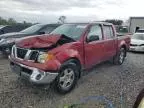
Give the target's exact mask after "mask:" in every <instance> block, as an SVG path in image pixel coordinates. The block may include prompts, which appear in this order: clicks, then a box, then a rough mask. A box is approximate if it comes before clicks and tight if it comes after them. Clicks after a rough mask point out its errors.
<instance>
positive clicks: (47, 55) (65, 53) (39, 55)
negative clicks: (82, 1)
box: [9, 22, 130, 93]
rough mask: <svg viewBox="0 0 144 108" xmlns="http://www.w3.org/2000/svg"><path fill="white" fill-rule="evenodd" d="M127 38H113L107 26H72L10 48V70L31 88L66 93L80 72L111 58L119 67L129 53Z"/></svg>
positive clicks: (108, 24) (107, 24)
mask: <svg viewBox="0 0 144 108" xmlns="http://www.w3.org/2000/svg"><path fill="white" fill-rule="evenodd" d="M129 44H130V37H129V36H121V37H117V36H116V30H115V28H114V26H113V25H112V24H110V23H103V22H95V23H73V24H64V25H61V26H60V27H58V28H56V29H55V30H54V31H52V32H51V33H50V34H49V35H42V36H38V37H32V38H28V39H24V40H22V41H20V42H18V43H16V45H14V46H13V48H12V53H11V55H10V56H9V59H10V67H11V69H12V71H13V72H15V73H17V74H18V75H19V76H21V77H23V78H26V79H28V80H29V81H30V82H32V83H35V84H47V83H52V82H53V83H54V85H55V88H56V90H58V91H59V92H60V93H67V92H69V91H70V90H72V88H74V86H75V84H76V82H77V80H78V79H79V78H80V76H81V74H82V70H83V69H88V68H90V67H92V66H93V65H96V64H98V63H100V62H103V61H106V60H109V59H111V58H113V62H114V64H119V65H121V64H122V63H123V62H124V60H125V57H126V53H127V50H128V49H129Z"/></svg>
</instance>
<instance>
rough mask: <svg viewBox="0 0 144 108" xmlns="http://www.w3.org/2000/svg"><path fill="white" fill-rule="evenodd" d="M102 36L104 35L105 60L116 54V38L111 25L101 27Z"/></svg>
mask: <svg viewBox="0 0 144 108" xmlns="http://www.w3.org/2000/svg"><path fill="white" fill-rule="evenodd" d="M103 34H104V40H105V42H104V50H105V51H104V52H105V59H109V58H110V57H113V56H114V55H115V54H116V48H117V43H116V42H117V37H116V36H115V32H114V30H113V27H112V25H103Z"/></svg>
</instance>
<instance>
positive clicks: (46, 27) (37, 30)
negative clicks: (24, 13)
mask: <svg viewBox="0 0 144 108" xmlns="http://www.w3.org/2000/svg"><path fill="white" fill-rule="evenodd" d="M58 26H60V24H36V25H33V26H31V27H28V28H26V29H24V30H22V31H20V32H14V33H7V34H3V35H0V51H2V53H3V54H4V55H7V54H9V53H10V51H11V47H12V46H13V45H14V44H15V41H18V40H20V39H23V38H25V37H29V36H33V35H40V34H48V33H50V32H51V31H52V30H54V29H55V28H57V27H58Z"/></svg>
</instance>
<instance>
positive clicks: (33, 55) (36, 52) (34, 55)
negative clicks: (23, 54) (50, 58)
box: [29, 51, 38, 60]
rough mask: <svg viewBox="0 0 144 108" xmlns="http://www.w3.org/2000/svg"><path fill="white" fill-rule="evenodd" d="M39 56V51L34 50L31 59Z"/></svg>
mask: <svg viewBox="0 0 144 108" xmlns="http://www.w3.org/2000/svg"><path fill="white" fill-rule="evenodd" d="M37 56H38V51H32V52H31V55H30V57H29V60H36V58H37Z"/></svg>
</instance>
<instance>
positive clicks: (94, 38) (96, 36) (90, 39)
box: [87, 35, 99, 42]
mask: <svg viewBox="0 0 144 108" xmlns="http://www.w3.org/2000/svg"><path fill="white" fill-rule="evenodd" d="M97 40H99V36H98V35H91V36H90V37H89V38H88V39H87V42H92V41H97Z"/></svg>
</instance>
